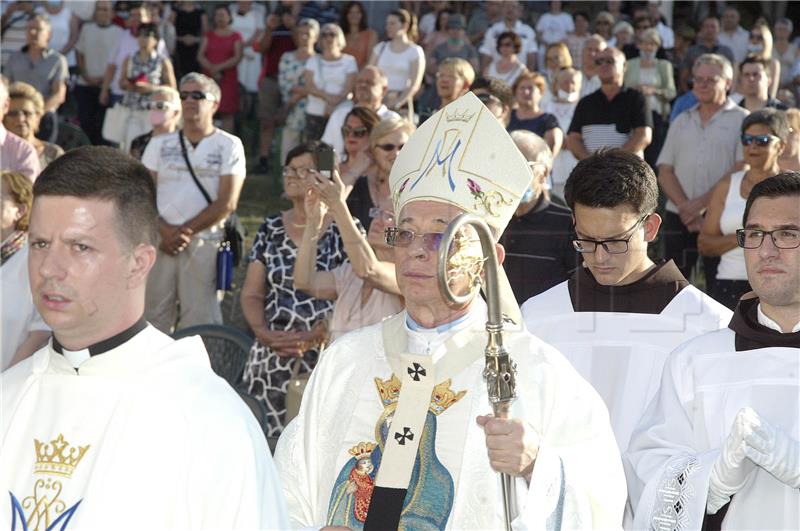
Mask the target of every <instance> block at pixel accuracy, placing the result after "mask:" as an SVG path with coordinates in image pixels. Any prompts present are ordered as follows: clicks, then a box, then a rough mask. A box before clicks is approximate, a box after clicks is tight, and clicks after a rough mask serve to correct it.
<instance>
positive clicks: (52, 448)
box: [33, 434, 89, 478]
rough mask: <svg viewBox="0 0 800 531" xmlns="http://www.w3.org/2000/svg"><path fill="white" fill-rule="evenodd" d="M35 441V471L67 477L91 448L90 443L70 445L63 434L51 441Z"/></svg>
mask: <svg viewBox="0 0 800 531" xmlns="http://www.w3.org/2000/svg"><path fill="white" fill-rule="evenodd" d="M33 442H34V445H35V447H36V464H35V465H34V467H33V471H34V473H36V474H50V475H55V476H62V477H66V478H69V477H72V473H73V472H74V471H75V467H77V466H78V463H80V461H81V459H83V456H84V455H85V454H86V451H87V450H88V449H89V445H88V444H87V445H86V446H70V444H69V443H68V442H67V441H65V440H64V435H62V434H59V435H58V437H57V438H56V439H54V440H52V441H50V442H49V443H43V442H40V441H39V440H38V439H34V440H33Z"/></svg>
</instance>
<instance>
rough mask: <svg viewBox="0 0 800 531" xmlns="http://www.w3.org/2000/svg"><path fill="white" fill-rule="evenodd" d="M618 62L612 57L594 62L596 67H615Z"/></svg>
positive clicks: (601, 58)
mask: <svg viewBox="0 0 800 531" xmlns="http://www.w3.org/2000/svg"><path fill="white" fill-rule="evenodd" d="M616 62H617V61H616V60H615V59H612V58H611V57H606V58H603V57H600V58H599V59H595V60H594V65H595V66H601V65H613V64H614V63H616Z"/></svg>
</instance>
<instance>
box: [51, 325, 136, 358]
mask: <svg viewBox="0 0 800 531" xmlns="http://www.w3.org/2000/svg"><path fill="white" fill-rule="evenodd" d="M145 328H147V321H145V320H144V316H142V317H141V318H139V320H138V321H136V323H134V324H133V326H131V327H130V328H128V329H126V330H123V331H122V332H120V333H119V334H116V335H114V336H111V337H109V338H108V339H104V340H103V341H100V342H99V343H95V344H93V345H89V346H88V347H86V348H85V349H82V350H67V349H65V348H64V347H63V346H62V345H61V343H59V342H58V339H56V336H55V335H53V350H55V351H56V352H58V353H59V354H61V355H62V356H64V357H65V358H67V359H68V360H69V361H70V363H72V365H73V366H76V362H78V365H80V363H79V362H82V361H85V360H87V359H89V358H90V357H91V356H97V355H99V354H103V353H104V352H108V351H109V350H112V349H115V348H117V347H118V346H120V345H122V344H123V343H127V342H128V341H130V340H131V339H132V338H133V337H134V336H135V335H136V334H138V333H139V332H141V331H142V330H144V329H145Z"/></svg>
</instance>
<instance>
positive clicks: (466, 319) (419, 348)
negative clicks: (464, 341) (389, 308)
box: [403, 297, 486, 356]
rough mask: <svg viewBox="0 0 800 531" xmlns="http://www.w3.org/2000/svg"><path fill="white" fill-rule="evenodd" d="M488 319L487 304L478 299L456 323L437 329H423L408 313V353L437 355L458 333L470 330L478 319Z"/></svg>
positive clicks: (405, 322)
mask: <svg viewBox="0 0 800 531" xmlns="http://www.w3.org/2000/svg"><path fill="white" fill-rule="evenodd" d="M480 318H483V319H484V320H485V319H486V303H485V302H483V299H481V298H480V297H476V299H475V300H474V301H473V303H472V306H471V307H470V309H469V311H468V312H467V313H466V314H464V315H463V316H461V317H459V318H458V319H456V320H455V321H452V322H450V323H446V324H444V325H442V326H438V327H436V328H423V327H422V326H420V325H419V324H417V323H416V322H415V321H414V320H413V319H412V318H411V316H410V315H409V314H408V313H406V319H405V321H404V323H403V326H404V327H405V331H406V334H407V336H408V351H409V352H410V353H412V354H425V355H427V356H432V355H434V354H437V351H438V350H439V348H440V347H441V346H442V345H444V343H445V342H446V341H447V340H448V339H450V338H451V337H453V336H454V335H456V334H457V333H458V332H461V331H462V330H465V329H467V328H469V327H470V326H471V325H472V323H473V322H474V321H475V320H476V319H480Z"/></svg>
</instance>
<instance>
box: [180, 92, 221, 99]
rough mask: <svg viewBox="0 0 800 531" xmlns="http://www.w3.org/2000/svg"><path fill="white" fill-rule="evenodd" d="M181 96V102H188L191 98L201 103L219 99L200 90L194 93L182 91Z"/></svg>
mask: <svg viewBox="0 0 800 531" xmlns="http://www.w3.org/2000/svg"><path fill="white" fill-rule="evenodd" d="M180 95H181V100H187V99H189V98H191V99H193V100H195V101H201V100H208V101H216V100H217V98H215V97H214V95H213V94H211V93H210V92H202V91H200V90H192V91H183V90H182V91H181V92H180Z"/></svg>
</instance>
